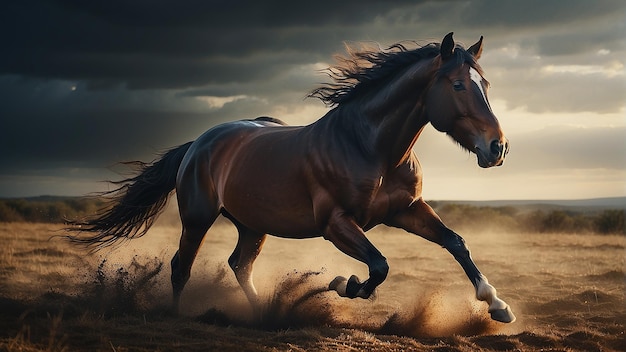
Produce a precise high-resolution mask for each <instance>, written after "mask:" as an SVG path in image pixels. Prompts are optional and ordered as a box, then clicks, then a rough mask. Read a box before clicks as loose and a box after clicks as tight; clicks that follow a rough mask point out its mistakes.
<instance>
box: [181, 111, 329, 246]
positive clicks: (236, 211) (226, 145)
mask: <svg viewBox="0 0 626 352" xmlns="http://www.w3.org/2000/svg"><path fill="white" fill-rule="evenodd" d="M301 129H302V127H294V126H286V125H285V124H284V123H282V121H280V120H276V119H273V118H268V117H263V118H259V119H256V120H242V121H235V122H229V123H225V124H222V125H218V126H216V127H214V128H212V129H210V130H208V131H207V132H205V133H204V134H203V135H202V136H200V137H199V138H198V139H197V140H196V141H195V142H194V143H193V144H192V146H191V147H190V149H189V151H188V152H187V155H186V156H185V159H184V160H183V163H182V164H181V166H180V169H179V173H178V183H177V192H178V198H179V206H181V207H182V208H184V209H189V212H194V211H196V212H202V210H194V209H191V208H192V207H197V206H205V207H210V208H212V209H213V208H218V209H220V210H225V211H227V212H228V213H229V214H230V215H231V216H232V217H234V218H235V219H237V220H238V221H239V222H241V223H243V224H245V225H246V226H248V227H250V228H253V229H255V230H257V231H259V232H263V233H271V234H275V235H278V236H285V237H293V236H301V237H310V236H317V235H318V231H317V227H316V226H315V223H314V219H313V212H312V206H311V199H310V195H309V189H308V184H307V177H306V176H305V175H304V170H303V167H304V166H303V159H304V158H303V157H304V147H303V145H302V139H301V138H300V132H301ZM207 202H210V203H211V204H205V203H207ZM180 203H183V204H182V205H181V204H180ZM181 215H183V214H182V213H181Z"/></svg>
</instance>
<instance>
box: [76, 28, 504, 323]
mask: <svg viewBox="0 0 626 352" xmlns="http://www.w3.org/2000/svg"><path fill="white" fill-rule="evenodd" d="M481 51H482V37H481V38H480V40H479V41H478V42H477V43H476V44H474V45H472V46H471V47H470V48H468V49H467V50H466V49H464V48H463V47H461V46H459V45H456V44H455V43H454V40H453V39H452V33H450V34H448V35H446V36H445V38H444V39H443V41H442V42H441V44H439V43H431V44H428V45H426V46H423V47H419V48H417V49H411V50H409V49H407V48H406V47H405V46H404V45H402V44H396V45H394V46H392V47H391V48H389V49H388V50H384V51H365V50H364V51H360V52H353V53H351V54H350V56H348V57H344V58H343V59H340V61H341V62H340V64H339V65H338V66H336V67H332V68H330V69H329V73H330V75H331V77H332V78H333V79H334V83H332V84H328V85H326V86H323V87H320V88H318V89H316V90H314V91H313V92H312V93H311V94H310V96H313V97H318V98H320V99H321V100H322V101H324V102H325V103H326V104H328V105H329V106H332V107H333V108H332V110H330V111H329V112H328V113H327V114H326V115H325V116H323V117H322V118H320V119H319V120H318V121H316V122H315V123H313V124H311V125H308V126H304V127H292V126H285V124H284V123H282V122H281V121H280V120H277V119H273V118H269V117H261V118H257V119H255V120H242V121H236V122H229V123H225V124H222V125H219V126H216V127H214V128H211V129H210V130H208V131H207V132H205V133H204V134H203V135H202V136H200V137H199V138H198V139H197V140H195V141H194V142H189V143H187V144H184V145H181V146H179V147H176V148H174V149H171V150H170V151H168V152H167V153H165V154H164V155H163V156H161V157H160V159H158V160H157V161H155V162H153V163H150V164H143V163H140V165H141V166H142V170H141V172H140V173H139V174H138V175H137V176H135V177H132V178H129V179H127V180H123V181H121V182H120V184H122V186H121V187H120V188H119V189H117V190H115V191H112V192H110V193H112V195H113V200H114V203H113V205H112V207H110V208H109V209H108V210H106V211H104V212H102V213H100V214H98V215H97V216H96V217H94V218H93V219H89V220H86V221H80V222H75V223H74V224H76V225H81V226H80V227H73V228H72V229H73V230H74V231H79V232H82V234H81V233H79V234H78V235H76V236H69V237H70V239H71V240H72V241H74V242H78V243H83V244H87V245H92V246H96V247H98V248H99V247H101V246H106V245H110V244H113V243H115V242H116V241H117V240H119V239H127V238H133V237H137V236H141V235H144V234H145V233H146V232H147V231H148V229H149V228H150V226H151V225H152V224H153V222H154V220H155V218H156V216H157V215H158V214H159V213H160V211H162V209H163V207H164V205H165V202H166V201H167V199H168V197H169V195H170V194H171V192H172V190H174V188H175V189H176V194H177V197H178V205H179V210H180V217H181V220H182V226H183V230H182V236H181V239H180V247H179V249H178V252H177V253H176V255H175V256H174V258H173V259H172V286H173V291H174V307H175V309H178V305H179V301H180V295H181V292H182V290H183V287H184V286H185V284H186V283H187V281H188V279H189V275H190V270H191V266H192V264H193V262H194V259H195V257H196V254H197V252H198V249H199V247H200V245H201V244H202V240H203V238H204V236H205V233H206V232H207V230H208V229H209V227H211V225H212V224H213V222H214V221H215V219H216V218H217V217H218V215H220V214H222V215H224V216H225V217H226V218H228V219H230V220H231V221H232V222H233V223H234V224H235V226H236V227H237V229H238V231H239V240H238V243H237V246H236V248H235V250H234V252H233V253H232V255H231V256H230V258H229V259H228V263H229V264H230V267H231V268H232V269H233V271H234V272H235V275H236V277H237V280H238V282H239V284H240V285H241V287H242V288H243V290H244V291H245V294H246V296H247V297H248V299H249V301H250V303H251V304H252V306H253V308H254V310H255V311H256V312H257V313H259V309H260V302H259V299H258V296H257V291H256V289H255V287H254V284H253V282H252V265H253V262H254V260H255V259H256V257H257V256H258V254H259V252H260V251H261V248H262V246H263V242H264V241H265V238H266V236H267V234H271V235H274V236H278V237H284V238H310V237H318V236H323V237H324V238H325V239H327V240H329V241H331V242H332V243H333V244H334V245H335V246H336V247H337V248H338V249H339V250H340V251H342V252H343V253H345V254H347V255H349V256H351V257H353V258H354V259H356V260H358V261H361V262H363V263H365V264H367V266H368V268H369V278H367V280H365V281H363V282H361V281H360V280H359V279H358V278H357V277H356V276H354V275H353V276H352V277H350V278H349V279H346V278H344V277H341V276H339V277H337V278H335V279H334V280H333V281H332V282H331V283H330V285H329V290H335V291H336V292H337V293H338V294H339V295H340V296H343V297H348V298H355V297H361V298H367V297H369V296H370V295H371V294H372V293H373V292H374V289H375V288H376V287H377V286H378V285H380V284H381V283H382V282H383V281H384V280H385V278H386V276H387V272H388V270H389V266H388V265H387V260H386V259H385V257H384V256H383V255H382V254H381V253H380V252H379V251H378V249H376V247H374V246H373V245H372V243H371V242H370V241H369V240H368V239H367V237H366V235H365V231H367V230H369V229H371V228H372V227H374V226H375V225H378V224H385V225H388V226H392V227H398V228H401V229H404V230H406V231H408V232H410V233H413V234H416V235H419V236H421V237H423V238H425V239H427V240H429V241H432V242H434V243H437V244H439V245H441V246H442V247H444V248H445V249H447V250H448V251H449V252H450V253H451V254H452V255H453V256H454V258H455V259H456V260H457V261H458V262H459V264H460V265H461V267H462V268H463V270H464V271H465V273H466V274H467V276H468V277H469V279H470V281H471V282H472V284H473V285H474V287H475V289H476V297H477V299H479V300H482V301H486V302H487V303H488V304H489V312H490V313H491V317H492V318H493V319H495V320H497V321H501V322H507V323H508V322H512V321H514V320H515V316H514V315H513V313H512V312H511V310H510V308H509V306H508V305H507V304H506V303H505V302H504V301H502V300H501V299H499V298H498V297H497V296H496V290H495V289H494V288H493V286H491V285H490V284H489V283H488V281H487V278H486V277H485V276H484V275H483V274H481V272H480V271H479V270H478V268H477V267H476V265H475V264H474V262H473V260H472V258H471V257H470V252H469V250H468V248H467V246H466V245H465V241H464V240H463V238H461V236H459V235H457V234H456V233H455V232H453V231H452V230H450V229H449V228H447V227H446V226H445V225H444V224H443V223H442V221H441V220H440V218H439V217H438V216H437V214H435V212H434V211H433V209H432V208H431V207H430V206H429V205H428V204H426V202H424V200H423V199H422V197H421V194H422V171H421V167H420V164H419V161H418V160H417V157H416V156H415V154H414V153H413V151H412V148H413V145H414V143H415V141H416V140H417V138H418V137H419V136H420V133H421V132H422V130H423V128H424V127H425V126H426V124H428V122H430V123H431V124H432V125H433V126H434V127H435V128H436V129H437V130H439V131H441V132H445V133H447V134H448V135H450V136H451V137H452V138H453V139H454V140H455V141H456V142H458V143H459V144H460V145H461V146H462V147H464V148H465V149H467V150H469V151H471V152H473V153H475V154H476V155H477V158H478V165H479V166H481V167H485V168H486V167H492V166H499V165H501V164H502V163H503V161H504V158H505V155H506V154H507V152H508V142H507V140H506V138H505V137H504V135H503V133H502V131H501V130H500V125H499V123H498V120H497V119H496V117H495V116H494V113H493V111H492V110H491V107H490V105H489V101H488V99H487V88H488V87H489V84H488V83H487V81H486V80H485V79H483V77H482V70H481V68H480V66H479V65H478V63H477V59H478V58H479V57H480V55H481ZM85 232H92V233H95V234H91V235H89V234H86V233H85Z"/></svg>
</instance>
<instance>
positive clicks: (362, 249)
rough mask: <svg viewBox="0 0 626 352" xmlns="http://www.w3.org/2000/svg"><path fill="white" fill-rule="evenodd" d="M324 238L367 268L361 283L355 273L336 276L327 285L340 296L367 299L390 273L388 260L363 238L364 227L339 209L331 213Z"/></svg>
mask: <svg viewBox="0 0 626 352" xmlns="http://www.w3.org/2000/svg"><path fill="white" fill-rule="evenodd" d="M324 238H325V239H327V240H329V241H331V242H332V243H333V244H334V245H335V246H336V247H337V248H338V249H339V250H340V251H342V252H343V253H345V254H347V255H349V256H351V257H352V258H354V259H356V260H359V261H361V262H363V263H365V264H367V267H368V269H369V278H368V279H367V280H365V281H364V282H361V281H360V280H359V279H358V278H357V277H356V276H355V275H352V276H351V277H350V279H346V278H344V277H342V276H338V277H336V278H335V279H334V280H333V281H332V282H331V283H330V285H329V290H334V291H337V293H338V294H339V295H340V296H342V297H348V298H356V297H361V298H369V297H370V296H371V295H372V293H373V292H374V290H375V289H376V287H377V286H378V285H380V284H381V283H382V282H383V281H384V280H385V278H386V277H387V273H388V272H389V265H387V259H386V258H385V257H384V256H383V255H382V254H381V253H380V252H379V251H378V249H376V247H374V245H373V244H372V243H371V242H370V241H369V240H368V239H367V237H365V233H364V232H363V229H361V227H359V226H358V225H357V224H356V222H355V221H354V219H352V218H351V217H350V216H347V215H346V214H344V213H343V212H341V211H335V212H333V213H332V215H331V216H330V219H329V220H328V223H327V225H326V226H325V230H324Z"/></svg>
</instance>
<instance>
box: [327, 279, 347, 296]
mask: <svg viewBox="0 0 626 352" xmlns="http://www.w3.org/2000/svg"><path fill="white" fill-rule="evenodd" d="M347 287H348V279H346V278H345V277H343V276H337V277H336V278H334V279H333V281H331V282H330V284H328V290H329V291H337V294H339V296H340V297H347V294H346V288H347Z"/></svg>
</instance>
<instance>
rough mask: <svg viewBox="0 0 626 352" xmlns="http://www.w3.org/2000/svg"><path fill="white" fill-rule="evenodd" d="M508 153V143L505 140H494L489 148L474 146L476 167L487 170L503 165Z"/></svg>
mask: <svg viewBox="0 0 626 352" xmlns="http://www.w3.org/2000/svg"><path fill="white" fill-rule="evenodd" d="M508 153H509V141H508V140H507V139H506V138H502V139H494V140H493V141H491V143H489V146H488V147H487V146H483V147H482V148H481V146H480V145H477V146H476V156H477V157H478V166H480V167H483V168H489V167H493V166H500V165H502V164H503V163H504V158H505V157H506V155H507V154H508Z"/></svg>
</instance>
